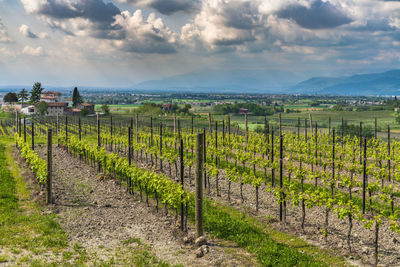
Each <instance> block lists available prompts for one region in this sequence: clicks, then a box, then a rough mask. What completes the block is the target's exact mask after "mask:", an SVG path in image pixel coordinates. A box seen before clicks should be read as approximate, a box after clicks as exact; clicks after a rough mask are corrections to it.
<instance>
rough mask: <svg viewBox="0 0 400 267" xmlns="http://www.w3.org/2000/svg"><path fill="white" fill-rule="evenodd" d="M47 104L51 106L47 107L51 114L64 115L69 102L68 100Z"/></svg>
mask: <svg viewBox="0 0 400 267" xmlns="http://www.w3.org/2000/svg"><path fill="white" fill-rule="evenodd" d="M47 105H48V106H49V107H48V109H47V115H49V116H57V114H58V115H61V116H62V115H64V114H65V113H66V112H67V106H68V104H67V103H66V102H49V103H47Z"/></svg>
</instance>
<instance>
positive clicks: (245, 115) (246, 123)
mask: <svg viewBox="0 0 400 267" xmlns="http://www.w3.org/2000/svg"><path fill="white" fill-rule="evenodd" d="M279 115H280V114H279ZM244 123H245V126H246V142H247V143H248V142H249V125H248V121H247V113H245V114H244Z"/></svg>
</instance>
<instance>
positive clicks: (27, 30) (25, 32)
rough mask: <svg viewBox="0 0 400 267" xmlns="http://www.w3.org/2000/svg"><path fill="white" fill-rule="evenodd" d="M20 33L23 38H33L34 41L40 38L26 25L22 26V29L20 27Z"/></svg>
mask: <svg viewBox="0 0 400 267" xmlns="http://www.w3.org/2000/svg"><path fill="white" fill-rule="evenodd" d="M19 32H20V33H21V34H22V35H23V36H25V37H27V38H33V39H35V38H38V36H37V35H36V34H34V33H33V32H32V31H31V29H30V28H29V26H28V25H26V24H22V25H21V27H19Z"/></svg>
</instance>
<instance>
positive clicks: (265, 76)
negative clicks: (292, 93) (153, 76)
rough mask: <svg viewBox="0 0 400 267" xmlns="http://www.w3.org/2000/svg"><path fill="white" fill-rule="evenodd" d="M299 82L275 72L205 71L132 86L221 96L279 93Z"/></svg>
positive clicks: (291, 76) (287, 75)
mask: <svg viewBox="0 0 400 267" xmlns="http://www.w3.org/2000/svg"><path fill="white" fill-rule="evenodd" d="M299 81H301V78H300V77H298V76H296V75H295V74H293V73H291V72H286V71H279V70H228V71H227V70H216V69H208V70H202V71H195V72H190V73H187V74H181V75H175V76H171V77H167V78H164V79H160V80H151V81H146V82H142V83H139V84H136V85H135V86H134V87H135V88H137V89H139V90H163V91H164V90H169V91H180V92H182V91H187V92H204V93H210V92H213V93H215V92H221V93H281V92H282V90H286V89H287V88H289V87H290V86H291V85H293V84H295V83H297V82H299Z"/></svg>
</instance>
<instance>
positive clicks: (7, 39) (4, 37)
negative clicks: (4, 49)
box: [0, 17, 12, 43]
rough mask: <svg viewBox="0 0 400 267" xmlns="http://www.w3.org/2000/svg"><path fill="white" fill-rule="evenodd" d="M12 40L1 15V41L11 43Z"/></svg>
mask: <svg viewBox="0 0 400 267" xmlns="http://www.w3.org/2000/svg"><path fill="white" fill-rule="evenodd" d="M11 41H12V40H11V38H10V37H9V36H8V32H7V29H6V26H5V25H4V24H3V21H2V18H1V17H0V43H9V42H11Z"/></svg>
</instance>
